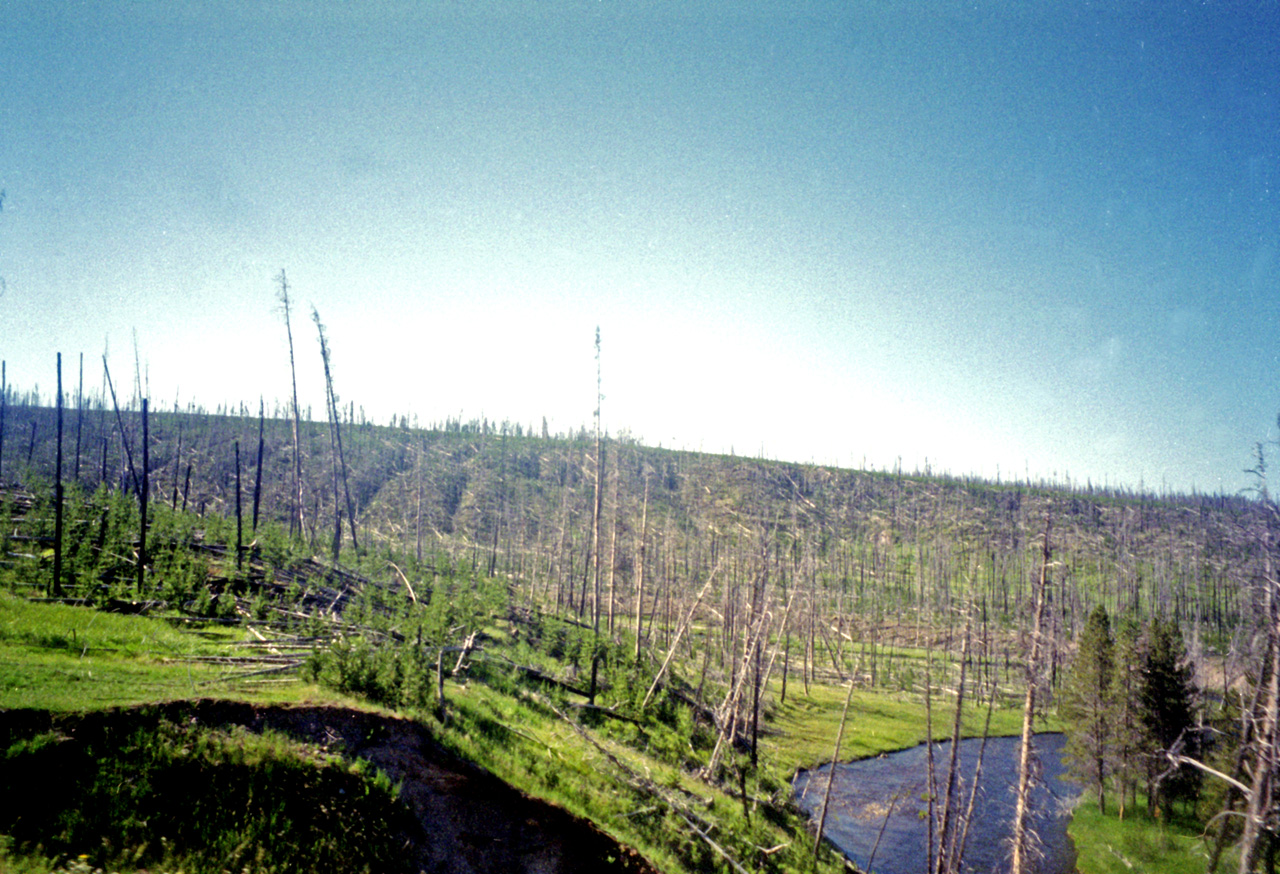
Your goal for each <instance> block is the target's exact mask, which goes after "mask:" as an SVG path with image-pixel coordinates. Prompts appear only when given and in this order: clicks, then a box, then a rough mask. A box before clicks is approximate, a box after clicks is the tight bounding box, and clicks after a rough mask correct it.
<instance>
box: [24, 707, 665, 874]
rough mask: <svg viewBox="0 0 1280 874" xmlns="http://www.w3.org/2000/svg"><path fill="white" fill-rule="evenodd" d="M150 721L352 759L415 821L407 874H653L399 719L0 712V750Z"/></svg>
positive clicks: (591, 828) (311, 712) (346, 713)
mask: <svg viewBox="0 0 1280 874" xmlns="http://www.w3.org/2000/svg"><path fill="white" fill-rule="evenodd" d="M159 720H168V721H173V722H177V723H181V724H191V723H192V721H193V720H194V721H195V722H196V723H198V724H203V725H206V726H231V725H240V726H244V727H245V728H247V729H249V730H250V731H254V732H261V731H263V730H264V729H272V730H275V731H279V732H282V733H284V734H287V735H289V736H291V737H293V738H296V739H298V740H300V741H303V742H306V743H310V744H316V745H317V746H319V747H322V748H324V749H327V750H329V751H331V752H334V753H340V754H342V755H343V756H345V757H348V758H361V759H365V760H367V761H369V762H370V763H372V764H373V765H375V766H377V767H378V768H381V769H382V770H383V771H385V772H386V773H387V775H388V776H390V777H391V779H392V780H393V781H395V782H398V783H400V784H401V791H400V798H401V799H402V800H403V801H404V802H405V803H406V804H407V805H408V806H409V807H410V809H411V810H412V812H413V813H414V814H415V815H416V817H417V821H418V823H419V825H420V831H418V833H417V834H410V835H407V836H406V839H407V840H408V841H409V843H410V850H409V852H411V853H413V854H414V856H415V857H416V865H415V868H416V869H417V870H421V871H424V872H428V874H484V872H494V874H497V872H522V871H524V872H538V874H544V872H545V874H552V872H578V871H583V872H591V871H619V872H636V874H648V872H656V869H654V868H653V867H652V866H651V865H649V864H648V863H647V862H646V861H645V860H644V859H643V858H642V857H641V856H639V855H638V854H637V853H635V852H634V851H633V850H630V849H627V848H625V847H622V846H621V845H619V844H618V842H617V841H615V840H614V839H613V838H611V837H609V836H608V835H606V834H605V833H604V832H602V831H600V830H599V829H598V828H597V827H596V826H595V825H594V824H592V823H591V822H589V821H587V820H584V819H580V818H578V817H576V816H573V815H572V814H570V813H568V812H566V811H564V810H563V809H561V808H558V807H555V806H552V805H550V804H547V803H546V802H543V801H539V800H537V799H535V798H531V797H529V796H527V795H525V794H524V793H522V792H520V791H519V790H517V789H515V788H513V787H511V786H510V785H508V784H506V783H504V782H503V781H502V780H500V779H498V778H497V777H495V776H494V775H493V774H491V773H489V772H488V771H485V770H483V769H482V768H479V767H477V766H475V765H473V764H471V763H469V762H465V761H463V760H461V759H459V758H457V757H456V756H454V755H452V754H451V753H449V752H448V751H446V750H444V749H442V748H441V747H440V746H439V745H438V744H437V743H436V742H435V741H434V740H433V739H432V737H431V735H430V733H429V731H428V730H427V729H426V727H424V726H422V725H420V724H418V723H415V722H411V721H409V720H405V719H398V718H395V717H390V716H384V715H380V714H376V713H366V712H363V711H358V710H351V709H345V708H338V707H312V706H297V707H258V706H254V705H251V704H244V703H239V702H225V701H181V702H173V703H169V704H163V705H156V706H149V707H143V708H133V709H120V710H111V711H104V712H98V713H89V714H85V715H74V716H73V715H65V714H50V713H47V712H44V711H29V710H9V711H0V741H4V742H6V743H8V742H11V741H12V740H14V739H17V738H20V737H29V736H32V735H34V734H37V733H39V732H44V731H51V730H56V731H57V732H59V733H60V734H62V735H64V736H67V737H69V738H71V739H72V740H73V741H74V739H75V738H76V737H77V736H85V737H87V736H91V735H94V734H97V733H100V732H101V731H103V730H104V729H105V728H107V727H108V725H109V726H110V727H112V728H113V729H115V730H119V729H121V728H123V727H125V725H127V724H129V723H133V724H136V726H137V727H143V726H145V725H148V724H153V723H155V722H157V721H159Z"/></svg>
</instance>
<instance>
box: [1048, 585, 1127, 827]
mask: <svg viewBox="0 0 1280 874" xmlns="http://www.w3.org/2000/svg"><path fill="white" fill-rule="evenodd" d="M1114 649H1115V643H1114V641H1113V639H1112V637H1111V617H1110V616H1108V615H1107V608H1105V607H1103V606H1101V605H1099V606H1097V607H1095V608H1094V610H1093V612H1092V613H1090V614H1089V619H1088V621H1087V622H1086V623H1085V627H1084V631H1083V632H1082V633H1081V635H1080V646H1079V650H1078V651H1077V652H1076V657H1075V659H1074V660H1073V661H1072V663H1071V669H1070V670H1069V671H1068V673H1067V677H1066V682H1065V683H1064V684H1063V689H1062V700H1061V705H1060V707H1061V713H1062V717H1063V719H1064V720H1065V721H1066V724H1067V744H1066V753H1067V756H1068V757H1069V759H1070V760H1071V769H1072V771H1073V772H1074V773H1075V774H1076V775H1077V776H1079V777H1080V778H1081V779H1082V780H1083V781H1084V782H1085V783H1086V784H1088V785H1092V786H1093V787H1094V789H1095V790H1096V791H1097V793H1098V810H1099V811H1100V812H1101V813H1103V814H1105V813H1106V812H1107V807H1106V780H1107V775H1108V773H1109V772H1110V770H1111V768H1110V762H1111V760H1112V758H1113V749H1112V748H1113V739H1114V725H1115V721H1116V712H1117V708H1116V706H1115V703H1114V700H1113V698H1112V694H1111V692H1112V682H1113V680H1112V678H1113V675H1114V673H1115V672H1114V670H1113V665H1114Z"/></svg>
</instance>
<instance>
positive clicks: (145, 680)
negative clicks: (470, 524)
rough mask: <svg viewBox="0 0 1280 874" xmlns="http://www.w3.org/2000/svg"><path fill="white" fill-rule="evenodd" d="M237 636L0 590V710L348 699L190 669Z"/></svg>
mask: <svg viewBox="0 0 1280 874" xmlns="http://www.w3.org/2000/svg"><path fill="white" fill-rule="evenodd" d="M244 634H245V632H244V631H243V630H242V629H221V628H217V629H214V630H213V631H209V632H204V631H201V632H200V633H198V634H197V633H193V632H192V631H190V630H186V629H180V628H174V627H173V626H171V625H170V624H169V623H167V622H164V621H162V620H160V619H152V618H149V617H144V616H124V615H119V614H115V613H105V612H102V611H98V610H94V609H93V608H91V607H76V606H69V605H65V604H49V603H34V602H30V601H26V600H24V599H22V598H19V597H17V596H14V595H11V594H7V593H4V592H0V708H39V709H46V710H57V711H83V710H94V709H100V708H105V707H114V706H121V705H128V704H144V703H151V702H157V701H169V700H174V699H177V698H193V697H236V698H243V699H249V700H254V701H263V702H268V701H279V702H286V701H297V700H310V701H314V700H329V701H334V700H350V699H344V698H343V697H342V696H340V695H338V694H337V693H335V692H332V691H328V690H323V689H321V688H320V687H317V686H315V685H313V684H306V683H301V682H297V681H294V682H290V683H287V684H279V683H271V684H261V683H256V682H253V681H252V680H250V679H244V680H241V679H238V678H237V674H238V673H240V671H232V670H229V669H228V668H227V667H225V666H220V665H211V664H206V663H199V662H192V661H188V660H187V659H191V658H193V657H197V656H217V655H227V654H229V649H228V647H227V646H226V644H228V643H230V642H233V641H234V640H238V639H243V637H244Z"/></svg>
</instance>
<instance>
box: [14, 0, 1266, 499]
mask: <svg viewBox="0 0 1280 874" xmlns="http://www.w3.org/2000/svg"><path fill="white" fill-rule="evenodd" d="M1099 7H1100V8H1099ZM775 8H776V9H777V10H785V11H775ZM730 9H731V10H733V11H726V10H730ZM1278 47H1280V7H1278V6H1277V5H1276V4H1275V3H1274V2H1272V0H1261V2H1258V3H1253V4H1245V3H1226V4H1207V5H1206V4H1201V3H1190V2H1182V0H1172V2H1168V3H1144V2H1137V0H1134V2H1109V3H1104V4H1091V3H1086V2H1078V3H1077V2H1072V3H1065V2H1064V3H1018V2H1009V0H999V2H997V0H979V2H976V3H974V2H963V3H962V2H959V0H924V2H920V0H909V2H908V0H902V2H894V0H876V2H872V0H854V2H849V3H830V4H827V3H820V2H814V3H807V4H806V3H801V4H773V3H763V2H762V3H760V4H758V5H756V6H752V5H749V4H748V5H743V4H716V3H707V4H699V3H696V2H678V3H677V2H672V3H664V2H648V3H645V2H610V0H604V2H594V0H593V2H547V3H540V4H537V5H536V6H535V5H533V4H507V3H497V2H494V3H484V2H478V3H456V2H444V0H441V2H430V0H427V2H423V3H399V2H390V0H387V2H369V3H357V4H348V3H337V2H329V3H326V2H320V3H316V4H295V3H289V2H266V3H258V2H254V3H250V2H243V3H233V2H205V3H200V2H195V3H189V4H174V3H162V2H149V0H139V2H132V3H119V4H82V3H71V2H57V0H55V2H25V0H14V2H9V3H5V4H3V5H0V82H3V83H5V84H4V85H3V87H0V188H3V189H4V190H5V192H6V198H5V200H4V201H3V210H2V211H0V276H2V277H3V278H4V280H5V290H4V292H3V295H0V358H4V359H5V360H7V362H8V377H9V381H10V383H11V384H14V385H16V386H18V387H21V388H31V387H33V386H35V385H39V386H40V388H41V390H42V391H43V392H44V393H45V394H46V396H48V394H49V393H50V390H51V389H52V386H53V382H54V364H53V362H54V353H55V352H58V351H61V352H62V353H63V355H64V360H66V361H68V362H69V363H70V368H69V369H68V370H69V371H70V370H71V369H73V368H74V363H75V360H76V356H77V355H78V354H79V353H84V355H85V359H86V371H87V377H86V381H87V382H88V383H89V384H90V385H92V386H94V387H95V388H96V387H97V385H98V384H99V383H100V380H101V371H100V365H99V359H100V356H101V355H102V353H103V349H104V345H109V350H110V360H111V363H112V367H113V371H114V372H117V373H119V374H121V375H123V376H124V378H126V379H127V378H129V376H130V375H131V374H132V371H133V348H132V343H133V340H132V332H133V331H134V330H135V329H136V331H137V337H138V345H139V349H140V352H141V355H142V357H143V359H144V361H145V363H146V366H147V369H148V375H149V384H150V390H151V395H152V398H153V403H155V404H157V405H164V406H168V405H170V404H172V402H173V400H174V399H175V398H177V399H178V400H179V401H180V403H182V404H183V405H185V404H186V402H188V401H190V400H195V401H196V402H198V403H202V404H204V405H205V406H208V407H212V406H215V405H217V404H218V403H221V402H234V403H238V402H240V401H245V402H248V403H251V404H252V403H254V402H255V401H256V399H257V397H258V396H259V395H265V396H266V397H267V399H268V402H271V401H272V400H273V399H279V400H281V401H283V399H284V398H286V397H287V395H288V390H289V389H288V386H289V382H288V381H289V372H288V357H287V350H286V348H285V340H284V329H283V325H282V323H281V321H280V319H279V318H278V316H276V315H275V314H274V312H273V310H274V306H275V300H274V294H275V288H274V285H273V281H272V280H273V277H274V276H275V275H276V274H278V273H279V271H280V269H281V268H282V267H283V268H286V269H287V271H288V274H289V278H290V281H291V283H292V287H293V294H294V297H295V301H296V303H297V304H298V305H299V306H298V311H297V312H296V313H295V320H294V332H295V337H296V338H297V341H298V344H299V354H300V367H301V369H300V379H301V385H300V389H301V391H302V394H303V404H304V405H305V404H311V405H312V407H313V408H314V409H315V410H316V411H319V410H320V409H322V405H323V383H322V375H321V372H320V361H319V354H318V347H317V344H316V342H315V332H314V329H313V327H312V325H311V324H310V321H309V319H308V318H307V316H308V315H309V312H310V306H311V304H312V303H314V305H315V306H316V307H317V308H318V310H319V312H320V315H321V318H322V319H323V320H324V322H325V323H326V325H327V326H328V331H329V338H330V341H331V344H332V348H333V363H334V369H335V379H336V385H337V390H338V392H339V394H340V395H341V396H342V398H343V400H344V401H348V400H350V401H354V402H355V403H356V405H357V406H362V407H363V408H364V409H365V411H366V412H367V413H368V414H369V415H370V416H372V417H373V418H374V419H375V420H376V421H381V422H385V421H387V420H388V419H389V418H390V417H391V416H392V415H399V414H402V413H405V414H409V415H411V416H412V415H415V414H416V415H417V417H418V419H419V421H421V422H423V423H426V422H432V421H439V420H442V419H443V418H445V417H446V416H457V415H459V414H461V415H462V416H463V417H464V418H472V417H479V416H481V415H484V416H488V417H489V418H490V419H496V420H502V419H511V420H512V421H518V422H522V423H524V424H533V425H535V426H538V425H540V422H541V419H542V417H543V416H546V417H547V418H548V420H549V421H550V423H551V427H552V429H553V430H569V429H576V428H577V427H578V426H579V425H589V424H590V421H591V414H592V410H593V409H594V406H595V398H594V392H595V363H594V349H593V339H594V330H595V327H596V325H599V326H600V329H601V333H602V339H603V368H604V391H605V395H606V398H605V403H604V407H603V410H604V420H605V424H606V427H607V428H608V429H609V430H610V431H611V432H613V433H617V432H619V431H621V430H623V429H627V430H629V431H630V432H631V433H632V434H633V435H635V436H638V437H640V438H641V439H643V440H644V441H646V442H649V443H661V444H662V445H664V446H670V447H676V448H680V447H684V448H690V449H703V450H707V451H724V452H727V451H729V450H730V449H732V450H733V451H736V452H737V453H739V454H750V455H755V454H760V453H763V454H764V455H765V456H767V457H770V458H782V459H792V460H798V461H817V462H821V463H835V464H840V465H845V466H858V465H861V464H862V463H863V460H864V459H865V460H866V462H867V463H868V464H869V465H871V466H873V467H880V468H885V467H892V466H893V465H894V464H895V463H896V461H897V460H898V459H899V458H900V459H901V462H902V464H903V466H904V468H906V469H907V470H911V469H916V468H921V469H922V468H923V467H924V465H925V464H926V460H927V463H928V464H929V466H930V467H931V468H932V469H933V470H934V471H949V472H951V473H955V474H965V473H976V474H980V475H984V476H987V477H991V478H994V477H995V476H996V475H997V473H999V474H1000V475H1001V477H1002V478H1004V479H1010V478H1013V477H1022V476H1025V475H1026V474H1027V473H1030V474H1031V475H1032V476H1034V477H1046V478H1057V479H1059V480H1061V479H1062V478H1064V477H1066V476H1070V477H1071V479H1072V480H1073V481H1078V482H1081V483H1083V482H1084V481H1085V480H1086V479H1090V480H1092V481H1093V482H1094V483H1095V484H1101V483H1103V482H1108V483H1110V484H1112V485H1115V484H1123V485H1127V486H1134V487H1136V486H1137V485H1138V484H1139V483H1143V484H1145V485H1146V487H1148V488H1161V487H1162V486H1164V487H1168V488H1173V489H1183V490H1187V489H1191V488H1193V487H1195V488H1198V489H1200V490H1201V491H1218V490H1223V491H1227V492H1234V491H1235V490H1237V489H1239V488H1240V487H1242V486H1244V485H1246V484H1247V482H1248V478H1247V477H1246V476H1245V475H1244V474H1243V473H1242V470H1243V468H1245V467H1247V466H1248V464H1249V462H1250V451H1251V447H1252V445H1253V444H1254V442H1256V441H1258V440H1263V439H1269V438H1274V437H1276V436H1277V435H1276V433H1275V426H1274V421H1275V413H1276V411H1277V409H1280V379H1277V376H1278V375H1280V264H1278V263H1277V256H1278V254H1280V193H1278V192H1277V191H1276V190H1275V189H1276V187H1277V185H1280V151H1278V150H1280V48H1278ZM68 379H71V377H70V376H69V377H68Z"/></svg>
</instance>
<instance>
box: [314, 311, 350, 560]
mask: <svg viewBox="0 0 1280 874" xmlns="http://www.w3.org/2000/svg"><path fill="white" fill-rule="evenodd" d="M311 320H312V321H313V322H315V323H316V331H317V332H318V333H319V335H320V358H321V359H322V360H323V361H324V390H325V403H326V405H327V408H328V411H329V440H330V447H331V448H332V450H333V516H334V531H333V560H334V561H335V562H337V560H338V553H339V552H340V551H341V549H342V505H341V503H340V500H341V496H340V495H339V493H338V474H339V471H341V474H342V493H343V495H345V496H346V503H347V521H348V523H349V524H350V528H351V548H352V549H354V550H355V551H356V552H357V553H358V552H359V551H360V541H359V540H357V539H356V507H355V503H354V502H352V500H351V487H350V485H349V484H348V482H347V459H346V456H345V455H344V454H343V452H342V413H341V412H340V411H339V409H338V395H337V393H336V392H334V390H333V371H332V369H331V367H330V363H329V361H330V359H329V339H328V337H327V336H326V335H325V331H324V323H323V322H321V321H320V311H319V310H317V309H316V308H315V307H314V306H312V307H311Z"/></svg>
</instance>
